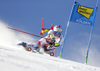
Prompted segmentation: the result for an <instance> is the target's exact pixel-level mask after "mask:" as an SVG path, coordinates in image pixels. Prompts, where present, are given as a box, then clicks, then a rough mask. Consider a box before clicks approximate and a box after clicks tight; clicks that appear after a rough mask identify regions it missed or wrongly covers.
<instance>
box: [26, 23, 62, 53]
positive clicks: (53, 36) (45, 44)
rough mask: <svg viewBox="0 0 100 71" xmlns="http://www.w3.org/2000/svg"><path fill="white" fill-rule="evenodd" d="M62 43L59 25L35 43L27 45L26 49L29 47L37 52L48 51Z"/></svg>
mask: <svg viewBox="0 0 100 71" xmlns="http://www.w3.org/2000/svg"><path fill="white" fill-rule="evenodd" d="M62 41H63V36H62V29H61V26H60V25H56V26H55V27H54V28H53V30H50V31H49V32H48V35H47V36H46V37H44V38H41V39H40V40H39V41H38V42H37V43H33V44H27V43H26V47H31V49H32V50H39V51H40V52H44V51H50V50H52V49H54V48H56V47H58V46H59V45H61V43H62Z"/></svg>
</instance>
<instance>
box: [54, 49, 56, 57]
mask: <svg viewBox="0 0 100 71" xmlns="http://www.w3.org/2000/svg"><path fill="white" fill-rule="evenodd" d="M54 55H55V57H56V48H54Z"/></svg>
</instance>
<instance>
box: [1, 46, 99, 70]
mask: <svg viewBox="0 0 100 71" xmlns="http://www.w3.org/2000/svg"><path fill="white" fill-rule="evenodd" d="M0 71H100V68H98V67H93V66H89V65H85V64H81V63H77V62H72V61H69V60H64V59H60V58H56V57H51V56H49V55H47V54H38V53H32V52H28V51H25V50H20V48H19V49H18V48H17V49H16V48H10V47H3V46H0Z"/></svg>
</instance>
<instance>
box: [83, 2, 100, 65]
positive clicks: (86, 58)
mask: <svg viewBox="0 0 100 71" xmlns="http://www.w3.org/2000/svg"><path fill="white" fill-rule="evenodd" d="M98 4H99V0H97V4H96V8H95V10H94V12H95V16H94V21H93V23H94V22H95V17H96V12H97V9H98ZM93 27H94V25H93V26H92V28H91V34H90V38H89V44H88V50H87V55H86V60H85V63H86V64H87V61H88V54H89V49H90V44H91V38H92V33H93Z"/></svg>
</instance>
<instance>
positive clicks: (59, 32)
mask: <svg viewBox="0 0 100 71" xmlns="http://www.w3.org/2000/svg"><path fill="white" fill-rule="evenodd" d="M53 30H54V34H58V35H61V33H62V29H61V26H60V25H56V26H54V28H53Z"/></svg>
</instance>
